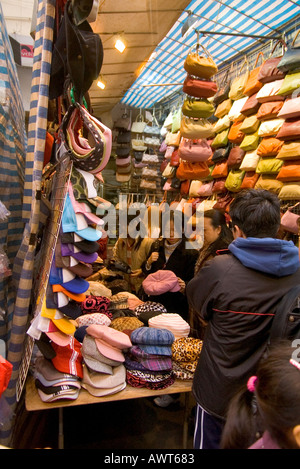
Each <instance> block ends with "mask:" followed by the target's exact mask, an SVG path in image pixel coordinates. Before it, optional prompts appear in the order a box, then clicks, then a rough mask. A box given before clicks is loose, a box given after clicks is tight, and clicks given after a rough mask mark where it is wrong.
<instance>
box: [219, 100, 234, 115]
mask: <svg viewBox="0 0 300 469" xmlns="http://www.w3.org/2000/svg"><path fill="white" fill-rule="evenodd" d="M231 106H232V100H231V99H229V98H228V99H225V101H222V102H221V103H220V104H219V105H218V107H217V109H216V112H215V116H216V117H217V118H218V119H221V118H222V117H224V116H225V115H226V114H228V112H229V111H230V109H231Z"/></svg>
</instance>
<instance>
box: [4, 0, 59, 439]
mask: <svg viewBox="0 0 300 469" xmlns="http://www.w3.org/2000/svg"><path fill="white" fill-rule="evenodd" d="M0 7H1V5H0ZM0 20H1V23H0V31H1V34H0V47H1V49H0V71H1V74H0V86H1V88H0V93H1V92H3V89H6V96H7V109H6V111H7V112H6V113H5V114H4V113H2V107H1V106H0V116H1V122H0V125H2V128H0V131H2V132H5V133H4V134H3V135H4V141H5V142H6V145H5V146H4V145H3V146H2V147H1V142H2V139H1V138H0V148H1V151H0V160H1V183H2V182H3V181H4V178H3V174H4V175H7V174H8V175H7V178H8V179H7V181H8V184H7V188H6V189H7V191H8V192H9V197H10V199H11V205H10V206H9V207H7V208H8V209H9V210H11V216H10V217H9V220H8V230H7V236H6V238H5V236H4V235H5V233H4V232H3V231H2V230H1V233H0V236H1V241H2V240H4V239H5V240H6V241H7V243H8V246H7V248H8V253H9V254H10V253H12V254H13V257H12V256H11V269H12V276H11V277H10V278H9V282H10V283H8V285H7V284H5V285H4V286H3V285H0V286H1V289H0V290H1V294H0V307H1V308H3V309H4V310H5V313H6V314H5V317H4V321H1V316H0V339H2V340H4V341H5V343H6V352H7V353H6V359H7V360H8V361H9V362H10V363H11V364H12V365H13V372H12V376H11V379H10V381H9V384H8V387H7V389H6V391H5V392H4V393H3V394H2V396H1V400H2V403H3V402H4V400H5V403H6V404H5V405H6V409H5V410H6V412H7V419H4V420H3V421H1V422H0V423H1V424H0V443H1V444H2V445H5V446H9V445H10V439H11V436H12V425H13V414H14V412H15V408H16V403H17V400H18V397H20V392H21V391H22V389H23V385H24V382H25V379H26V374H27V371H28V366H29V363H28V360H30V357H31V353H30V351H29V353H28V354H26V350H25V344H27V341H26V338H27V337H28V336H27V335H26V332H27V329H28V317H29V313H30V311H31V310H30V307H31V299H32V289H33V281H34V274H35V272H34V266H35V264H34V262H35V255H36V236H35V235H36V234H37V232H38V229H39V225H40V223H39V222H40V215H41V213H40V201H39V200H38V198H36V197H35V195H36V191H38V190H40V188H41V180H42V170H43V161H44V149H45V137H46V129H47V112H48V96H49V82H50V67H51V60H52V44H53V34H54V20H55V0H39V1H38V6H37V27H36V34H35V44H34V65H33V73H32V87H31V101H30V113H29V126H28V142H27V141H26V138H25V128H24V122H25V120H24V110H23V105H22V98H21V93H20V89H19V83H18V79H17V72H16V70H15V64H14V58H13V54H12V51H11V45H10V42H9V39H8V36H7V34H5V31H6V26H5V22H4V19H3V16H2V11H1V10H0ZM1 40H2V41H3V42H1ZM0 96H2V95H1V94H0ZM10 129H12V130H11V131H10ZM9 132H10V133H9ZM23 132H24V135H23ZM0 133H1V132H0ZM6 136H7V138H5V137H6ZM25 143H26V144H27V145H26V147H27V148H26V147H25ZM26 150H27V151H26ZM4 163H5V164H6V166H5V167H4V166H3V164H4ZM3 168H4V169H3ZM24 168H25V171H24ZM8 176H9V177H8ZM13 176H14V178H13ZM4 195H6V194H4ZM7 197H8V196H7ZM0 198H2V185H1V184H0ZM6 200H7V199H5V200H3V202H5V201H6ZM10 228H11V231H9V229H10ZM1 241H0V242H1ZM1 300H2V303H1ZM5 302H6V303H7V304H5ZM0 402H1V401H0ZM0 416H1V409H0Z"/></svg>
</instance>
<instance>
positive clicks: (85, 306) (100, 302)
mask: <svg viewBox="0 0 300 469" xmlns="http://www.w3.org/2000/svg"><path fill="white" fill-rule="evenodd" d="M109 305H110V299H109V298H107V297H106V296H95V295H88V296H87V297H86V299H85V300H84V301H83V302H82V303H81V305H80V307H81V311H82V313H83V314H89V313H107V312H108V308H109Z"/></svg>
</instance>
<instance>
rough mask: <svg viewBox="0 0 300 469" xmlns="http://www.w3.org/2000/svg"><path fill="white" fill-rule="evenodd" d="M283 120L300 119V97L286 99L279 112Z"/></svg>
mask: <svg viewBox="0 0 300 469" xmlns="http://www.w3.org/2000/svg"><path fill="white" fill-rule="evenodd" d="M278 117H280V118H282V119H294V118H296V117H300V96H299V97H297V98H291V99H288V98H286V99H285V101H284V102H283V103H282V106H281V109H280V110H279V112H278Z"/></svg>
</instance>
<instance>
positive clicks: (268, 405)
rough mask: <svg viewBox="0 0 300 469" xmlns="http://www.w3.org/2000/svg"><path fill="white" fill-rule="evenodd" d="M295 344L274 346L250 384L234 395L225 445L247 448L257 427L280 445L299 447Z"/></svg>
mask: <svg viewBox="0 0 300 469" xmlns="http://www.w3.org/2000/svg"><path fill="white" fill-rule="evenodd" d="M294 345H295V346H294V347H292V344H291V342H289V341H286V342H280V343H279V344H278V345H277V346H276V347H273V348H272V349H271V350H270V352H269V354H268V357H267V358H265V359H263V360H261V362H260V363H259V365H258V368H257V372H256V376H255V377H252V378H251V379H250V380H249V381H248V388H247V387H246V388H245V387H244V388H243V389H241V390H240V392H238V393H237V394H236V395H235V396H234V398H233V399H232V401H231V403H230V406H229V409H228V414H227V421H226V425H225V428H224V432H223V436H222V448H223V449H246V448H247V447H249V446H251V445H252V444H253V443H254V442H255V440H257V439H258V438H259V435H258V434H257V431H265V430H267V431H268V432H269V433H270V435H271V437H272V439H273V440H274V441H275V442H276V443H277V445H278V446H279V447H280V448H282V449H299V448H300V368H299V357H298V358H297V349H296V345H297V344H296V343H295V344H294ZM294 355H295V356H294ZM298 355H300V350H299V354H298ZM293 356H294V361H293V360H292V359H293ZM297 360H298V361H297ZM250 383H251V385H252V387H251V386H250V385H249V384H250Z"/></svg>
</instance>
